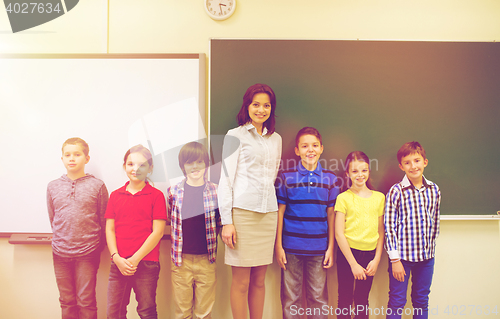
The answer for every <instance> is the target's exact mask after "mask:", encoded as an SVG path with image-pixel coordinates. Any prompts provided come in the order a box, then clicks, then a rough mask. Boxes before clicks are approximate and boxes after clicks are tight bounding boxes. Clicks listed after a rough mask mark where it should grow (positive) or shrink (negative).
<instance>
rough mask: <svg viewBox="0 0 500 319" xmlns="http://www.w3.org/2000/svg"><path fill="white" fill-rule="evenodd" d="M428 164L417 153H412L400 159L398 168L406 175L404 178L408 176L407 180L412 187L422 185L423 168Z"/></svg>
mask: <svg viewBox="0 0 500 319" xmlns="http://www.w3.org/2000/svg"><path fill="white" fill-rule="evenodd" d="M428 162H429V161H428V160H427V159H424V158H423V157H422V155H420V154H419V153H412V154H410V155H407V156H404V157H403V158H401V163H400V164H399V168H400V169H401V170H402V171H404V172H405V173H406V176H408V179H409V180H410V181H411V182H412V184H413V185H414V186H420V185H421V184H422V175H423V174H424V168H425V167H426V166H427V163H428Z"/></svg>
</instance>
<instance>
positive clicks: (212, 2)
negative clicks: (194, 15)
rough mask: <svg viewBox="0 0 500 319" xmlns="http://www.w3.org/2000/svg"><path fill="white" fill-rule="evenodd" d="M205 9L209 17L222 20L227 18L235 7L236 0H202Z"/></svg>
mask: <svg viewBox="0 0 500 319" xmlns="http://www.w3.org/2000/svg"><path fill="white" fill-rule="evenodd" d="M204 1H205V10H206V11H207V14H208V15H209V16H210V18H212V19H214V20H224V19H227V18H229V17H230V16H231V15H232V14H233V12H234V9H235V8H236V0H204Z"/></svg>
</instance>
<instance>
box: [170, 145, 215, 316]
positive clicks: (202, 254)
mask: <svg viewBox="0 0 500 319" xmlns="http://www.w3.org/2000/svg"><path fill="white" fill-rule="evenodd" d="M179 166H180V168H181V169H182V172H183V173H184V176H186V178H185V179H184V180H183V181H182V182H180V183H179V184H177V185H175V186H172V187H170V188H169V189H168V216H169V220H170V223H171V241H172V247H171V256H172V267H171V269H172V288H173V289H172V291H173V297H174V302H175V318H178V319H181V318H211V312H212V307H213V305H214V302H215V283H216V275H215V269H216V268H215V258H216V255H217V234H218V233H219V230H220V227H221V221H220V215H219V209H218V208H217V185H215V184H214V183H212V182H210V181H208V180H207V178H206V175H207V174H206V172H207V168H208V166H209V161H208V153H207V150H206V148H205V147H204V146H203V145H202V144H200V143H198V142H191V143H188V144H186V145H184V146H183V147H182V148H181V150H180V152H179Z"/></svg>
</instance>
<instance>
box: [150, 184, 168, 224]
mask: <svg viewBox="0 0 500 319" xmlns="http://www.w3.org/2000/svg"><path fill="white" fill-rule="evenodd" d="M155 219H164V220H166V219H167V203H166V201H165V195H163V193H162V192H161V191H158V194H157V195H156V198H155V201H154V203H153V220H155Z"/></svg>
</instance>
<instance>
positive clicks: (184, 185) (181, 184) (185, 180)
mask: <svg viewBox="0 0 500 319" xmlns="http://www.w3.org/2000/svg"><path fill="white" fill-rule="evenodd" d="M186 182H187V178H184V179H183V180H182V181H181V182H180V183H179V189H182V190H184V188H185V187H186ZM207 184H208V183H207V180H206V179H204V184H203V185H202V186H205V187H203V189H206V188H207Z"/></svg>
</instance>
